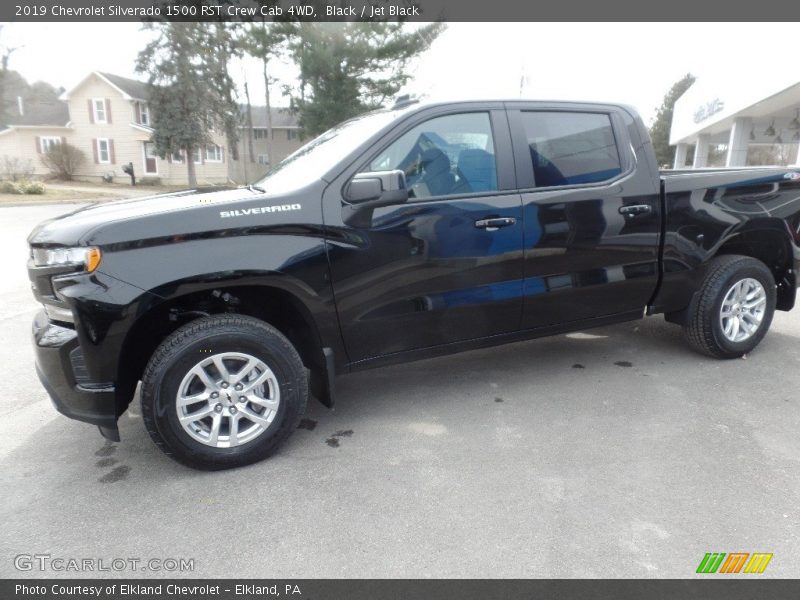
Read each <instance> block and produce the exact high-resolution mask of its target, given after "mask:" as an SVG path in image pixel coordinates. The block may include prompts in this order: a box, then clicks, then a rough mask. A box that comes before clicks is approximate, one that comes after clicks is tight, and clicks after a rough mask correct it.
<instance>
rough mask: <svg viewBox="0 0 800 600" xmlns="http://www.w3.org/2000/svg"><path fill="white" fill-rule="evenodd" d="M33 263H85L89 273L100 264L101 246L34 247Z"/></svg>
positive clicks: (39, 264)
mask: <svg viewBox="0 0 800 600" xmlns="http://www.w3.org/2000/svg"><path fill="white" fill-rule="evenodd" d="M31 256H32V257H33V264H35V265H36V266H37V267H55V266H58V265H64V266H67V265H83V267H84V269H85V270H86V271H88V272H89V273H91V272H93V271H94V270H95V269H97V267H99V266H100V260H101V259H102V257H103V254H102V253H101V252H100V248H95V247H89V248H32V249H31Z"/></svg>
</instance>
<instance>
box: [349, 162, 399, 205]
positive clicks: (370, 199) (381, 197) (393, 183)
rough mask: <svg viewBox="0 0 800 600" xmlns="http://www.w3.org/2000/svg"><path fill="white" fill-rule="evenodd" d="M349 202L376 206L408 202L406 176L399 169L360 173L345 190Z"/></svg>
mask: <svg viewBox="0 0 800 600" xmlns="http://www.w3.org/2000/svg"><path fill="white" fill-rule="evenodd" d="M344 199H345V201H346V202H347V203H348V204H352V205H358V206H359V207H363V208H367V207H370V208H376V207H378V206H389V205H391V204H402V203H404V202H408V188H407V187H406V176H405V173H403V171H400V170H399V169H397V170H394V171H375V172H373V173H358V174H357V175H356V176H355V177H353V179H351V180H350V183H348V184H347V187H346V188H345V190H344Z"/></svg>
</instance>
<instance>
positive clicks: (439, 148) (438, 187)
mask: <svg viewBox="0 0 800 600" xmlns="http://www.w3.org/2000/svg"><path fill="white" fill-rule="evenodd" d="M393 169H400V170H402V171H404V172H405V174H406V182H407V184H408V190H409V195H410V196H411V197H412V198H430V197H433V196H446V195H448V194H467V193H471V192H491V191H495V190H497V165H496V164H495V156H494V140H493V138H492V127H491V124H490V121H489V115H488V113H464V114H459V115H447V116H444V117H436V118H434V119H430V120H429V121H425V122H424V123H422V124H420V125H417V126H416V127H414V128H413V129H411V130H410V131H408V132H406V133H405V134H403V136H402V137H401V138H400V139H398V140H397V141H395V142H394V143H393V144H392V145H390V146H389V147H388V148H386V149H385V150H384V151H383V152H381V154H380V155H379V156H378V157H377V158H375V160H373V161H372V162H371V163H370V165H369V170H370V171H390V170H393Z"/></svg>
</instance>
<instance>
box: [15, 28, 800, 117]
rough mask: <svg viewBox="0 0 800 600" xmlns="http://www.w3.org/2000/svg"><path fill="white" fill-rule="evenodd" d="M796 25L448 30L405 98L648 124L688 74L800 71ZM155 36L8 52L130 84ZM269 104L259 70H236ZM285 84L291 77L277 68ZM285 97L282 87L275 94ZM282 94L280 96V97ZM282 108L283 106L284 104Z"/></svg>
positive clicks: (119, 36) (96, 31)
mask: <svg viewBox="0 0 800 600" xmlns="http://www.w3.org/2000/svg"><path fill="white" fill-rule="evenodd" d="M796 33H797V25H796V24H793V23H775V24H768V23H753V24H748V23H703V24H684V23H652V24H647V23H622V24H614V23H564V24H558V23H555V24H554V23H512V24H506V23H451V24H449V25H448V28H447V30H446V31H445V32H444V33H443V34H442V35H441V36H440V37H439V38H438V39H437V40H436V42H434V45H433V46H432V48H431V50H430V51H429V52H427V53H426V54H424V55H423V56H422V57H421V58H420V59H418V61H417V64H416V65H415V66H414V69H413V72H414V74H415V76H414V79H413V81H412V82H411V83H410V84H409V85H408V89H407V90H406V91H409V92H413V93H427V94H429V95H431V96H433V97H437V96H447V97H463V98H468V97H481V98H486V97H506V98H508V97H512V98H517V97H519V96H520V82H521V80H522V78H523V77H524V84H523V89H522V96H524V97H528V98H542V99H566V100H573V99H574V100H605V101H617V102H624V103H627V104H632V105H633V106H635V107H636V108H638V109H639V111H640V112H641V113H642V115H643V116H644V118H645V120H646V121H649V120H650V118H651V117H652V115H653V113H654V111H655V108H656V107H657V106H658V105H659V104H660V102H661V99H662V98H663V96H664V93H665V92H666V90H667V89H668V88H669V87H670V86H671V85H672V84H673V83H674V82H675V81H677V80H678V79H680V78H681V77H682V76H683V75H684V74H685V73H687V72H692V73H694V74H695V75H697V76H698V77H702V78H712V79H715V80H721V81H724V80H730V79H731V78H736V79H738V80H741V81H742V85H747V83H746V81H747V75H748V73H752V74H758V75H759V76H760V77H763V76H765V75H766V76H768V75H769V73H770V72H777V71H783V70H785V69H786V68H789V67H788V65H791V64H792V63H793V58H794V57H795V56H796V50H797V35H796ZM148 35H149V34H148V33H147V32H144V31H142V29H141V26H140V25H139V24H136V23H63V24H59V23H12V24H6V26H5V27H4V28H3V39H4V44H7V45H11V46H21V48H20V49H19V50H18V51H17V52H15V53H14V55H13V57H12V60H11V65H10V66H11V68H13V69H16V70H18V71H20V72H21V73H22V75H23V76H24V77H26V78H27V79H28V80H29V81H35V80H44V81H48V82H50V83H52V84H54V85H56V86H64V87H66V88H69V87H70V86H72V85H75V84H76V83H77V82H78V81H80V80H81V79H82V78H83V77H84V76H85V75H86V74H87V73H88V72H90V71H94V70H97V71H108V72H112V73H116V74H118V75H123V76H128V77H133V76H135V73H134V71H133V67H134V61H135V58H136V54H137V53H138V51H139V50H140V49H141V48H142V47H143V46H144V44H145V43H146V41H147V39H148V37H147V36H148ZM232 69H233V75H234V77H235V78H236V80H237V82H239V84H241V83H242V82H243V81H244V79H245V77H246V78H247V79H248V81H249V86H250V90H251V97H252V99H253V103H254V104H258V103H262V104H263V101H260V100H261V98H263V83H262V80H261V71H260V67H259V63H258V62H256V61H252V60H251V61H245V62H244V63H237V64H235V65H233V67H232ZM276 74H277V75H279V76H280V77H281V79H282V82H281V83H292V81H291V79H292V77H293V71H292V69H290V68H288V67H285V66H284V67H279V68H277V69H276ZM275 89H276V90H277V89H279V88H278V87H276V88H275ZM275 94H276V95H279V92H277V91H276V92H275ZM275 103H276V104H286V100H285V99H282V98H278V101H277V102H275Z"/></svg>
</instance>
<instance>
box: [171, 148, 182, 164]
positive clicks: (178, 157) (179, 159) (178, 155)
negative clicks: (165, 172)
mask: <svg viewBox="0 0 800 600" xmlns="http://www.w3.org/2000/svg"><path fill="white" fill-rule="evenodd" d="M172 162H176V163H182V162H183V150H178V151H176V152H173V153H172Z"/></svg>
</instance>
